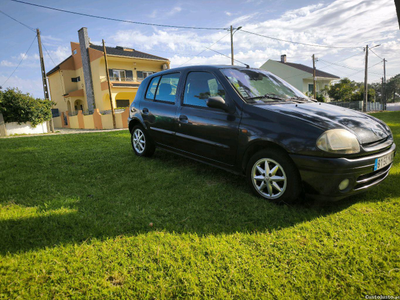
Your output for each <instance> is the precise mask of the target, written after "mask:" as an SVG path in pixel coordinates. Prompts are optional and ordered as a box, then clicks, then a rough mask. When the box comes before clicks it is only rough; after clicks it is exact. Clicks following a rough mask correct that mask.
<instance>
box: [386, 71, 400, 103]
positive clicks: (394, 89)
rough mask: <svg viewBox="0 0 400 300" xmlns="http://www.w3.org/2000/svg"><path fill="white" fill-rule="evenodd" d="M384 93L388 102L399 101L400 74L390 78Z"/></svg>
mask: <svg viewBox="0 0 400 300" xmlns="http://www.w3.org/2000/svg"><path fill="white" fill-rule="evenodd" d="M386 93H387V100H388V102H396V101H399V96H398V95H399V94H400V74H397V75H396V76H394V77H392V78H390V79H389V80H388V81H387V84H386Z"/></svg>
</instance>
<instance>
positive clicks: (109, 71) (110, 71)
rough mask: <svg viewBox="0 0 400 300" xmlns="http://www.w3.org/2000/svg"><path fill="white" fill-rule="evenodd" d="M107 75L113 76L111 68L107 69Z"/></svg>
mask: <svg viewBox="0 0 400 300" xmlns="http://www.w3.org/2000/svg"><path fill="white" fill-rule="evenodd" d="M108 75H109V76H110V77H113V76H114V74H113V69H108Z"/></svg>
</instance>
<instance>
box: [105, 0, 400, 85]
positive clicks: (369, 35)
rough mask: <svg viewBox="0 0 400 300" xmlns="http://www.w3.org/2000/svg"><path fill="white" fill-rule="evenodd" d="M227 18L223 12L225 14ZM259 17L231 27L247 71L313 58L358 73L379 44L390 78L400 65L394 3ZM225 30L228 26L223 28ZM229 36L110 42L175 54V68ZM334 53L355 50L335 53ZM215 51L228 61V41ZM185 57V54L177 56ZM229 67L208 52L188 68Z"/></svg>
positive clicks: (345, 4)
mask: <svg viewBox="0 0 400 300" xmlns="http://www.w3.org/2000/svg"><path fill="white" fill-rule="evenodd" d="M228 13H229V12H225V14H228ZM260 16H261V15H260V14H259V13H258V12H256V13H253V14H247V15H242V16H239V17H237V18H235V19H234V20H231V21H230V22H229V25H230V24H233V25H234V26H243V28H242V32H241V31H239V32H237V33H236V34H235V36H234V47H235V53H236V54H235V58H236V59H238V60H242V61H244V62H246V63H248V64H250V65H251V66H256V67H259V66H260V65H262V64H263V63H264V62H265V61H267V60H268V59H274V60H278V59H279V57H280V55H281V54H284V53H285V54H287V57H288V61H291V62H298V63H303V64H306V65H309V66H311V56H312V55H313V54H315V55H316V56H318V57H320V58H323V59H325V60H326V61H331V62H337V61H341V62H340V65H342V66H343V65H344V66H348V67H350V68H354V69H356V70H361V69H363V67H364V64H363V55H364V54H363V52H362V50H363V49H362V48H363V47H364V46H365V45H366V44H369V45H375V44H381V46H380V47H379V48H376V49H375V52H376V53H377V54H378V55H380V56H381V57H385V58H386V59H387V60H388V61H389V62H388V64H387V68H388V74H392V73H393V75H395V74H397V73H398V69H399V65H400V56H399V55H398V53H399V42H400V32H399V30H398V23H397V17H396V12H395V6H394V3H393V1H392V0H379V1H363V0H350V1H349V0H337V1H334V2H332V3H330V4H327V5H326V4H322V3H320V4H313V5H308V6H304V7H301V8H299V9H294V10H289V11H287V12H285V13H284V14H282V15H281V16H277V17H276V18H273V19H268V20H265V21H261V22H260V21H259V18H260ZM225 27H228V24H226V25H225ZM244 30H246V31H250V32H255V33H259V34H262V35H265V36H270V37H276V38H280V39H284V40H289V41H297V42H301V43H307V44H323V45H330V46H332V47H330V48H329V47H328V48H322V47H309V46H305V45H299V44H292V43H287V42H282V41H277V40H273V39H267V38H263V37H260V36H256V35H251V34H248V33H245V32H244ZM226 34H227V32H218V33H215V32H206V33H204V32H200V31H181V30H174V31H172V30H154V32H153V33H152V34H151V35H146V34H144V33H142V32H139V31H123V30H121V31H118V32H117V33H116V34H115V35H114V36H113V37H112V39H113V40H114V41H115V42H116V43H117V44H121V45H126V46H131V47H133V48H136V49H137V50H141V49H142V50H144V51H148V52H150V53H151V51H157V50H160V49H163V50H166V52H167V51H172V52H174V51H175V53H176V54H175V55H173V54H172V55H170V56H169V58H170V60H171V63H172V65H173V66H177V65H180V64H182V63H184V62H185V61H187V60H189V59H190V58H191V57H192V56H191V55H196V54H197V53H199V52H201V51H202V50H204V49H205V48H206V47H209V46H210V45H211V44H212V43H214V42H215V41H217V40H218V39H220V38H221V37H223V36H224V35H226ZM334 47H358V48H357V49H353V48H346V49H342V48H334ZM212 48H213V49H214V50H217V51H219V52H222V53H224V54H226V55H230V39H229V36H227V37H226V38H225V39H223V40H221V41H220V42H218V43H217V44H216V45H215V46H213V47H212ZM356 52H359V53H360V55H359V56H354V57H352V58H349V59H345V60H343V58H345V57H349V56H352V55H354V54H355V53H356ZM178 53H186V54H178ZM379 60H380V59H379V58H377V57H375V56H373V54H371V55H370V66H372V65H374V64H376V63H378V62H379ZM193 62H194V63H201V64H212V63H224V64H228V63H229V59H228V58H226V57H224V56H222V55H216V54H214V53H213V52H211V51H205V52H203V53H202V54H201V55H199V56H198V57H194V58H193V59H192V60H191V61H190V62H189V64H192V63H193ZM317 66H318V67H319V66H321V68H322V70H324V71H327V72H330V73H333V74H335V75H338V76H347V75H350V74H353V73H355V72H356V70H351V69H348V68H347V69H346V68H343V67H341V66H335V65H331V64H326V63H325V65H324V64H322V61H321V62H319V63H318V64H317ZM370 71H371V73H376V74H375V75H376V76H371V77H370V78H371V80H372V81H373V80H379V76H378V74H379V73H382V66H381V65H379V64H378V65H377V66H375V67H372V68H371V69H370ZM362 78H363V73H362V72H361V73H358V74H356V75H355V77H354V79H356V80H362Z"/></svg>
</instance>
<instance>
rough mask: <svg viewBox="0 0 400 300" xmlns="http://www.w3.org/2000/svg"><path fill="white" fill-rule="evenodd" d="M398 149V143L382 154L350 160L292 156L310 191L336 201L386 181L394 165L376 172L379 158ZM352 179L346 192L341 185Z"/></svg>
mask: <svg viewBox="0 0 400 300" xmlns="http://www.w3.org/2000/svg"><path fill="white" fill-rule="evenodd" d="M392 151H396V145H395V144H394V143H393V144H392V146H391V147H390V148H389V149H387V150H385V151H382V152H380V153H377V154H374V155H370V156H365V157H360V158H354V159H348V158H325V157H316V156H305V155H296V154H293V155H290V157H291V158H292V160H293V161H294V163H295V164H296V166H297V168H298V169H299V172H300V176H301V179H302V182H303V185H304V188H305V191H306V193H307V194H308V195H309V196H311V197H313V198H318V199H321V200H329V201H336V200H340V199H343V198H345V197H348V196H351V195H354V194H357V193H360V192H364V191H366V190H367V189H368V188H370V187H373V186H375V185H377V184H379V183H380V182H382V181H383V180H384V179H385V178H386V177H387V176H388V175H389V171H390V168H391V166H392V164H390V165H388V166H386V167H384V168H382V169H380V170H377V171H374V165H375V159H376V158H379V157H382V156H385V155H387V154H389V153H391V152H392ZM346 178H347V179H349V185H348V187H347V188H346V189H344V190H343V191H341V190H339V184H340V183H341V182H342V181H343V180H344V179H346Z"/></svg>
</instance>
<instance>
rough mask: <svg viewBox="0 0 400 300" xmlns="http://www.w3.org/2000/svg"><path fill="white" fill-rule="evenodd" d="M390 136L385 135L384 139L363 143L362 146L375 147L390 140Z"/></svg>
mask: <svg viewBox="0 0 400 300" xmlns="http://www.w3.org/2000/svg"><path fill="white" fill-rule="evenodd" d="M388 138H389V137H388V136H387V137H385V138H383V139H380V140H378V141H375V142H371V143H365V144H362V146H363V147H365V148H369V147H374V146H377V145H379V144H382V143H384V142H386V141H387V140H388Z"/></svg>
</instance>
